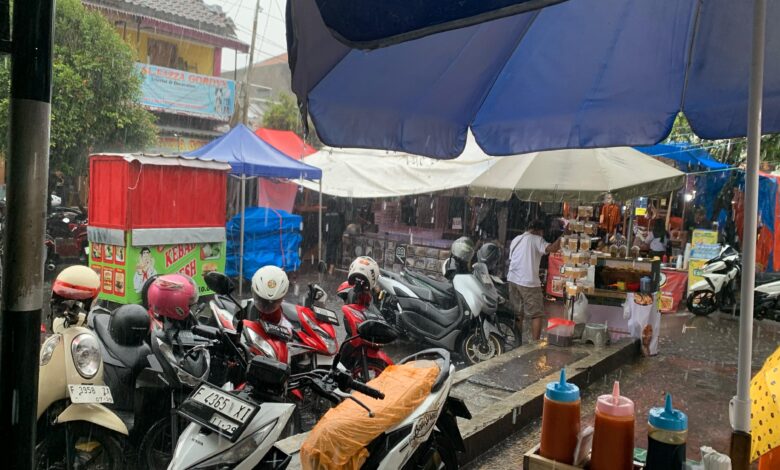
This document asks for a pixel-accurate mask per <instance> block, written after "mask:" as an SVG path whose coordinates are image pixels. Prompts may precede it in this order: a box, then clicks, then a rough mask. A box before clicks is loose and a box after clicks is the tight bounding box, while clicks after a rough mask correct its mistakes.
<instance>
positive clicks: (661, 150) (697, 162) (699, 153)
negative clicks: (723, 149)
mask: <svg viewBox="0 0 780 470" xmlns="http://www.w3.org/2000/svg"><path fill="white" fill-rule="evenodd" d="M636 149H637V150H639V151H640V152H642V153H646V154H648V155H652V156H654V157H663V158H668V159H670V160H674V161H676V162H677V163H678V164H679V165H680V170H681V171H684V172H686V173H690V172H692V171H700V170H704V171H709V170H723V169H726V168H729V167H730V165H728V164H726V163H721V162H719V161H717V160H714V159H713V158H712V156H711V155H710V153H709V152H707V151H706V150H704V149H703V148H701V147H700V146H698V145H694V144H691V143H688V142H664V143H662V144H656V145H649V146H644V147H636Z"/></svg>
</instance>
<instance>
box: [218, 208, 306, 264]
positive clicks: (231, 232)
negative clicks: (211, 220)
mask: <svg viewBox="0 0 780 470" xmlns="http://www.w3.org/2000/svg"><path fill="white" fill-rule="evenodd" d="M301 222H302V218H301V216H299V215H295V214H290V213H288V212H285V211H282V210H276V209H269V208H265V207H248V208H247V209H246V218H245V220H244V231H245V236H244V277H245V278H247V279H251V278H252V275H253V274H254V273H255V271H257V270H258V269H260V268H262V267H263V266H268V265H274V266H279V267H280V268H282V269H284V270H285V271H295V270H297V269H298V268H299V267H300V265H301V259H300V256H299V255H298V248H299V247H300V245H301V239H302V236H301ZM240 228H241V215H240V214H239V215H236V216H235V217H233V218H232V219H230V221H229V222H228V223H227V262H226V264H225V272H226V273H227V275H228V276H238V253H239V237H240Z"/></svg>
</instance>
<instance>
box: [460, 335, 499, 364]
mask: <svg viewBox="0 0 780 470" xmlns="http://www.w3.org/2000/svg"><path fill="white" fill-rule="evenodd" d="M479 343H481V341H480V338H479V333H478V332H477V330H472V331H470V332H469V333H467V334H466V336H464V337H463V339H462V340H461V341H460V345H459V347H458V352H459V353H460V355H461V356H463V359H465V360H466V364H468V365H474V364H477V363H480V362H483V361H487V360H488V359H493V358H494V357H497V356H499V355H501V354H503V352H504V348H503V345H502V341H501V338H499V337H498V336H496V335H494V334H490V335H488V337H487V343H488V344H479Z"/></svg>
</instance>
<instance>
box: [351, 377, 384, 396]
mask: <svg viewBox="0 0 780 470" xmlns="http://www.w3.org/2000/svg"><path fill="white" fill-rule="evenodd" d="M348 379H349V380H348V386H349V388H351V389H352V390H355V391H356V392H360V393H362V394H363V395H367V396H369V397H371V398H376V399H377V400H384V398H385V394H384V393H382V392H380V391H379V390H377V389H375V388H372V387H369V386H368V385H366V384H364V383H363V382H359V381H357V380H355V379H353V378H352V377H348Z"/></svg>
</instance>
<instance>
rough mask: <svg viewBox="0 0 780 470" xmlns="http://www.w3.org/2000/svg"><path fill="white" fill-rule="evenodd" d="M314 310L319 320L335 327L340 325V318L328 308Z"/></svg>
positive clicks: (315, 308) (314, 308) (313, 308)
mask: <svg viewBox="0 0 780 470" xmlns="http://www.w3.org/2000/svg"><path fill="white" fill-rule="evenodd" d="M312 310H314V315H316V316H317V320H319V321H326V322H328V323H331V324H333V325H338V324H339V317H338V316H336V312H334V311H333V310H328V309H327V308H322V307H312Z"/></svg>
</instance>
